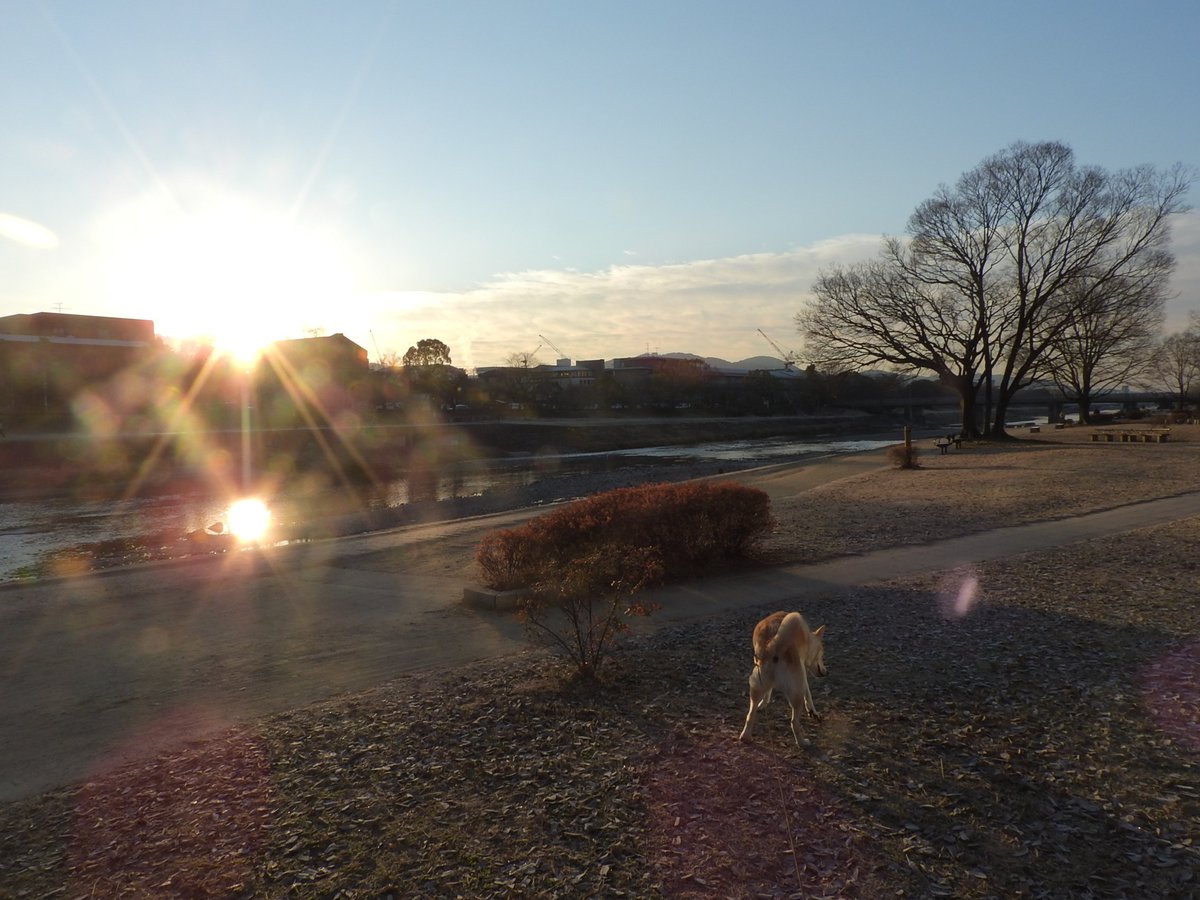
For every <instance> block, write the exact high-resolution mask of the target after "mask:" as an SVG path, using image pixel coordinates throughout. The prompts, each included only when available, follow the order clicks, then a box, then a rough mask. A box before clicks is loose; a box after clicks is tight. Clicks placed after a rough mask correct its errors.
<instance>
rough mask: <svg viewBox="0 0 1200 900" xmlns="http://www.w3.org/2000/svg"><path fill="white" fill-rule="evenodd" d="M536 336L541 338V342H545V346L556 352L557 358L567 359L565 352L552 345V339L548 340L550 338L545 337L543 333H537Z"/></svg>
mask: <svg viewBox="0 0 1200 900" xmlns="http://www.w3.org/2000/svg"><path fill="white" fill-rule="evenodd" d="M538 337H539V338H541V339H542V343H543V344H545V345H546V346H547V347H549V348H550V349H551V350H553V351H554V352H555V353H557V354H558V358H559V359H568V358H569V357H568V356H567V354H565V353H563V352H562V351H561V350H559V349H558V348H557V347H555V346H554V341H552V340H550V338H548V337H546V336H545V335H544V334H539V335H538Z"/></svg>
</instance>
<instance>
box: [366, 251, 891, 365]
mask: <svg viewBox="0 0 1200 900" xmlns="http://www.w3.org/2000/svg"><path fill="white" fill-rule="evenodd" d="M878 249H879V236H878V235H861V234H857V235H846V236H843V237H840V238H836V239H832V240H827V241H822V242H820V243H818V244H814V245H812V246H808V247H802V248H798V249H794V250H789V251H785V252H777V253H755V254H746V255H741V256H733V257H726V258H721V259H705V260H696V261H693V262H688V263H677V264H670V265H660V266H653V265H645V264H633V263H629V264H624V265H614V266H611V267H609V268H607V269H604V270H601V271H596V272H577V271H570V270H562V269H538V270H530V271H524V272H511V273H505V274H501V275H497V276H496V277H495V278H493V279H492V280H491V281H489V282H488V283H486V284H483V285H480V286H479V287H478V288H475V289H473V290H469V291H463V292H459V293H441V294H438V293H427V294H421V295H412V294H405V295H399V294H395V295H385V296H382V297H377V298H376V304H377V306H376V308H377V309H379V310H380V312H381V315H382V318H383V322H382V323H381V325H380V326H379V327H377V328H376V329H375V334H376V337H377V339H379V340H380V341H381V342H382V341H384V340H386V341H387V343H388V347H390V348H392V349H397V350H400V351H403V350H404V349H405V348H406V347H408V346H409V345H411V344H413V343H415V342H416V341H417V340H419V339H420V338H422V337H438V338H439V339H441V340H444V341H446V343H448V344H449V345H450V347H451V351H452V353H453V355H454V361H455V363H456V364H459V365H463V366H468V367H471V366H481V365H497V364H501V363H503V362H504V360H505V359H506V358H507V357H509V356H510V355H512V354H514V353H528V352H530V351H531V350H533V349H534V348H535V347H537V346H538V345H539V344H540V343H542V341H541V339H540V335H545V336H546V337H548V338H550V340H551V341H552V342H553V343H554V344H555V345H556V346H557V347H559V348H561V349H562V350H563V352H564V353H566V354H568V355H570V356H571V357H572V358H573V359H599V358H603V359H611V358H612V357H619V356H636V355H637V354H639V353H643V352H646V351H647V350H650V351H652V352H662V353H668V352H676V351H682V352H691V353H696V354H699V355H702V356H719V357H724V358H726V359H731V360H736V359H742V358H745V357H749V356H759V355H764V354H766V355H772V354H773V353H774V351H773V350H772V348H771V347H770V345H769V344H767V343H766V342H765V341H764V340H763V339H762V335H760V334H758V329H759V328H762V329H763V330H764V331H766V332H767V333H768V334H770V335H772V337H773V338H774V339H775V340H776V341H777V342H779V343H780V344H782V345H783V346H785V347H794V346H796V345H798V343H799V340H798V337H797V336H796V335H795V326H794V324H793V317H794V316H795V314H796V312H798V311H799V309H800V306H801V305H802V303H803V302H804V300H805V298H806V297H807V296H808V292H809V289H810V287H811V286H812V283H813V281H814V280H815V278H816V276H817V274H818V272H820V270H821V269H822V268H824V267H826V266H829V265H833V264H835V263H846V262H851V261H855V260H859V259H866V258H869V257H870V256H872V255H874V254H875V253H876V252H877V251H878ZM389 296H390V297H391V298H392V300H391V301H389V300H388V297H389ZM385 335H386V338H385V337H384V336H385ZM381 346H382V344H381ZM388 347H384V348H383V349H385V350H386V349H388ZM539 355H541V356H544V358H545V359H546V360H549V359H550V358H552V357H553V356H554V353H553V351H550V350H547V351H543V352H540V353H539Z"/></svg>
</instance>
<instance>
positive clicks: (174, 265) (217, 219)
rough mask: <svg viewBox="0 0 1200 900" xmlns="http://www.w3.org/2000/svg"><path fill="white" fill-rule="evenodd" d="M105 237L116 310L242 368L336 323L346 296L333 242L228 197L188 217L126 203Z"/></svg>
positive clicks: (194, 206)
mask: <svg viewBox="0 0 1200 900" xmlns="http://www.w3.org/2000/svg"><path fill="white" fill-rule="evenodd" d="M102 238H103V241H104V243H105V245H106V258H105V264H104V267H103V268H104V270H105V272H106V276H107V278H106V280H107V293H109V294H110V296H111V297H112V299H113V302H114V303H119V304H120V306H121V307H122V308H123V309H131V308H132V309H142V310H147V311H148V314H147V315H146V317H147V318H152V319H154V321H155V330H156V332H157V333H158V334H160V335H162V336H164V337H166V338H173V339H179V340H185V339H186V340H196V341H205V342H209V343H212V344H213V345H214V346H215V347H217V348H218V349H219V350H222V351H225V352H227V353H230V354H232V355H234V356H236V357H237V358H239V359H241V360H242V361H244V362H246V363H247V364H248V363H249V362H251V361H252V360H253V359H254V358H255V356H256V355H257V353H258V351H259V350H260V349H261V348H262V347H263V346H264V345H266V344H269V343H271V342H273V341H278V340H283V339H286V338H294V337H300V336H302V334H303V332H304V331H306V330H307V329H311V328H324V327H325V323H326V322H328V321H330V320H331V319H337V318H338V316H339V311H344V310H345V309H346V307H347V302H348V300H349V298H350V296H351V292H352V290H353V278H352V266H351V265H350V264H349V262H348V255H347V254H346V253H345V252H344V251H343V250H342V248H341V246H340V243H339V241H338V239H337V237H336V236H335V235H331V234H329V233H328V232H322V231H321V230H319V229H314V228H312V227H306V226H303V225H301V224H299V223H297V222H296V221H294V219H293V217H291V216H289V215H287V214H285V213H283V212H280V211H275V210H272V209H270V208H268V207H265V206H263V205H260V204H257V203H255V202H253V201H251V200H249V199H247V198H244V197H239V196H236V195H233V194H229V193H224V192H219V191H211V192H209V193H208V194H207V195H205V196H203V197H202V199H201V200H199V201H196V202H192V203H190V204H189V210H188V211H186V212H185V211H181V210H180V209H178V208H177V207H175V206H174V205H171V204H164V203H162V202H161V201H159V202H155V201H150V200H144V201H141V202H138V203H134V204H131V205H130V207H128V208H125V209H122V210H120V211H119V212H117V213H116V214H114V215H113V216H111V217H109V219H108V220H106V223H105V224H104V226H103V229H102Z"/></svg>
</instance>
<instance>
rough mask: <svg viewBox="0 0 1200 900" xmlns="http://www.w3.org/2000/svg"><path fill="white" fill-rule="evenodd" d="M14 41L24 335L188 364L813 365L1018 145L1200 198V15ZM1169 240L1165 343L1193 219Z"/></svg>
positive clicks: (22, 2)
mask: <svg viewBox="0 0 1200 900" xmlns="http://www.w3.org/2000/svg"><path fill="white" fill-rule="evenodd" d="M0 12H2V13H3V22H4V27H3V29H0V111H2V112H3V115H2V117H0V122H2V123H3V127H2V128H0V315H11V314H15V313H30V312H39V311H61V312H65V313H74V314H86V315H107V316H120V317H131V318H145V319H152V320H154V323H155V328H156V331H157V333H158V334H159V335H160V336H161V337H163V338H165V339H168V340H170V341H188V340H195V339H199V338H206V339H209V340H214V341H216V342H217V343H218V344H221V345H223V346H227V347H230V348H236V347H238V346H239V345H244V344H248V345H254V344H257V343H260V342H264V341H270V340H282V339H287V338H296V337H304V336H306V335H311V334H335V333H339V332H340V333H343V334H345V335H346V336H347V337H349V338H350V339H351V340H353V341H355V342H356V343H358V344H360V345H361V346H363V347H364V348H366V349H367V350H368V352H369V354H370V356H371V357H372V359H378V358H379V357H380V356H381V355H387V354H397V355H399V354H403V352H404V351H405V350H407V349H408V348H409V347H410V346H413V345H415V344H416V343H417V341H419V340H420V339H422V338H437V339H438V340H441V341H443V342H444V343H445V344H447V345H448V346H449V348H450V351H451V356H452V359H453V361H454V363H455V364H456V365H459V366H463V367H465V368H468V369H470V368H474V367H477V366H487V365H500V364H503V363H504V362H505V361H506V360H507V359H509V358H510V357H512V356H513V355H515V354H528V353H534V354H535V356H536V358H537V359H538V360H540V361H542V362H552V361H554V360H555V359H557V358H558V357H559V355H560V354H561V355H563V356H565V357H567V358H570V359H576V360H578V359H600V358H603V359H611V358H614V357H622V356H636V355H638V354H641V353H646V352H651V353H671V352H690V353H695V354H698V355H700V356H713V357H719V358H722V359H726V360H731V361H737V360H740V359H743V358H746V357H752V356H760V355H773V356H778V355H780V354H779V353H778V352H776V350H775V349H774V347H773V346H772V345H775V346H777V347H779V348H781V349H782V350H784V351H785V352H786V353H789V354H795V355H796V356H797V357H799V358H801V359H802V358H803V352H804V348H803V343H802V341H801V338H800V335H799V334H798V333H797V331H796V326H795V322H794V317H795V314H796V313H797V312H798V311H799V310H800V309H801V308H802V306H803V305H804V303H805V301H806V299H807V298H808V297H809V296H810V289H811V286H812V283H813V281H814V280H815V278H816V276H817V274H818V273H819V272H820V271H821V269H822V268H823V267H827V266H831V265H836V264H843V263H849V262H854V261H857V260H862V259H867V258H870V257H872V256H874V255H875V253H876V252H877V251H878V249H879V244H880V239H881V237H882V236H883V235H900V234H903V233H904V229H905V225H906V221H907V219H908V217H909V215H910V214H911V213H912V211H913V210H914V209H915V207H916V206H917V205H918V204H919V203H920V202H921V201H922V200H924V199H926V198H928V197H929V196H930V195H931V194H932V193H933V192H934V191H935V190H936V189H937V187H938V186H939V185H940V184H952V183H953V182H954V181H955V180H956V179H957V178H958V176H959V175H961V174H962V173H963V172H965V171H967V170H968V169H970V168H972V167H973V166H975V165H977V164H978V163H979V162H981V161H982V160H984V159H985V158H986V157H988V156H990V155H992V154H994V153H996V152H998V151H1000V150H1002V149H1004V148H1005V147H1008V146H1009V145H1010V144H1012V143H1013V142H1015V141H1042V140H1058V141H1062V142H1064V143H1067V144H1069V145H1070V146H1071V147H1073V148H1074V150H1075V153H1076V157H1077V160H1078V162H1080V163H1082V164H1094V165H1099V166H1102V167H1104V168H1107V169H1120V168H1123V167H1126V166H1133V165H1140V164H1143V163H1149V164H1152V165H1155V166H1158V167H1161V168H1166V167H1169V166H1171V165H1173V164H1174V163H1177V162H1181V163H1184V164H1186V165H1189V166H1197V165H1198V164H1200V116H1197V115H1195V108H1196V91H1197V86H1198V85H1200V53H1197V52H1196V35H1197V34H1198V33H1200V4H1197V3H1196V2H1195V0H1178V2H1175V0H1172V2H1155V0H1148V2H1145V3H1137V4H1133V3H1129V2H1127V0H1120V2H1109V0H1078V2H1076V0H1059V2H1054V3H1046V2H1045V0H1037V2H1029V3H1025V2H1003V0H996V2H989V3H984V2H962V0H952V2H925V0H910V2H904V3H898V2H890V0H889V2H885V0H878V2H869V0H841V2H829V0H826V2H822V3H817V2H807V0H794V2H767V0H759V2H749V3H734V2H732V0H730V2H708V0H636V2H626V0H604V2H594V3H575V2H562V0H555V2H549V0H547V2H541V0H538V2H532V0H531V2H516V0H475V2H463V0H433V2H410V0H356V2H353V3H333V2H308V0H287V2H285V0H204V2H199V0H195V2H181V0H173V2H161V0H145V2H141V0H139V2H132V0H106V2H103V3H88V2H82V0H44V2H34V0H0ZM1198 198H1200V185H1197V186H1194V187H1193V189H1192V192H1191V194H1190V196H1189V198H1188V200H1189V202H1190V204H1191V205H1200V204H1197V203H1196V200H1197V199H1198ZM1173 234H1174V240H1173V248H1174V251H1175V253H1176V255H1177V257H1178V260H1179V265H1178V269H1177V272H1176V275H1175V278H1174V281H1173V291H1174V296H1173V298H1172V300H1171V302H1170V304H1169V307H1168V319H1167V328H1168V330H1178V329H1179V328H1181V327H1183V326H1184V325H1185V324H1186V322H1187V313H1188V311H1190V310H1194V309H1200V213H1196V212H1191V213H1188V214H1187V215H1185V216H1181V217H1178V219H1177V221H1176V222H1175V223H1174V229H1173ZM764 334H765V335H766V337H764Z"/></svg>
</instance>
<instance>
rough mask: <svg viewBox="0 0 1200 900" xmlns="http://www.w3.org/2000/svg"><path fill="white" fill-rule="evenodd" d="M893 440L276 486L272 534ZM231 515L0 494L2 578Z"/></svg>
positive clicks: (181, 505) (561, 460) (156, 503)
mask: <svg viewBox="0 0 1200 900" xmlns="http://www.w3.org/2000/svg"><path fill="white" fill-rule="evenodd" d="M890 443H894V441H886V440H885V441H880V440H844V439H838V440H833V439H830V440H815V441H796V440H791V439H786V438H772V439H764V440H755V441H728V442H713V443H707V444H696V445H693V446H686V447H679V446H672V447H647V448H641V449H637V450H622V451H612V452H604V453H581V454H569V455H561V456H560V455H555V456H529V457H516V458H509V459H504V460H485V461H480V462H475V463H463V464H459V465H456V466H454V467H453V468H452V469H450V470H443V471H440V472H436V473H434V472H425V473H418V474H417V475H416V477H410V478H409V479H404V478H400V479H396V480H393V481H389V482H386V483H381V484H376V485H370V486H365V487H359V488H354V489H353V490H350V489H347V488H344V487H343V488H326V489H323V490H320V491H312V492H306V493H304V494H303V495H302V496H297V495H296V494H295V493H293V494H291V495H288V494H277V495H276V496H274V497H272V498H270V499H269V500H268V504H269V507H270V515H271V521H272V535H271V538H268V539H289V538H296V537H306V536H310V535H311V534H312V533H313V531H312V528H311V523H313V522H316V521H321V520H326V519H335V518H337V517H340V516H349V515H352V514H361V513H362V512H363V511H372V510H392V509H396V508H398V507H404V506H405V505H407V504H410V503H412V502H414V500H416V501H424V500H435V499H436V500H450V499H454V498H464V497H474V496H479V495H482V494H484V493H486V492H490V491H504V490H506V489H515V488H522V487H526V486H528V485H529V484H531V483H533V482H535V481H538V480H539V479H546V478H549V477H551V476H556V475H564V474H586V473H591V472H596V471H611V470H613V469H620V468H622V467H631V468H632V467H645V466H647V465H662V466H666V465H672V464H677V463H680V462H713V461H724V462H737V463H739V464H741V465H742V466H743V467H744V466H745V464H747V463H750V464H754V463H761V464H763V465H767V464H770V463H772V462H781V461H784V460H788V459H799V458H803V457H805V456H808V455H813V454H829V453H849V452H856V451H860V450H870V449H874V448H878V447H884V446H887V445H888V444H890ZM229 522H230V500H229V499H228V498H215V497H210V496H203V495H199V494H172V495H162V496H155V497H141V498H136V499H132V500H124V501H80V500H77V499H59V500H54V499H50V500H37V501H36V502H20V501H18V502H9V503H0V581H10V580H12V579H14V578H16V577H19V576H20V574H21V573H22V572H23V571H28V570H30V569H31V568H32V567H35V566H37V565H38V564H39V562H40V561H41V560H43V559H44V558H45V556H46V554H48V553H51V552H54V551H60V550H64V549H67V548H73V547H80V546H82V545H88V544H95V543H99V542H111V541H120V540H123V539H125V540H130V539H139V538H145V537H146V536H155V537H157V538H161V540H162V541H163V542H168V541H180V540H183V539H184V538H185V536H186V535H188V534H189V533H193V532H195V533H204V532H206V531H207V530H208V529H210V527H211V526H213V525H214V524H216V523H221V525H222V528H221V529H220V530H224V529H227V528H228V525H229Z"/></svg>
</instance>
